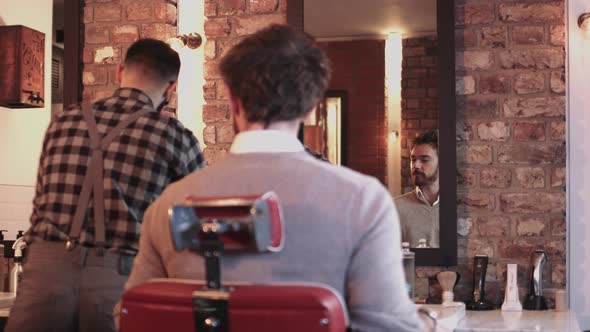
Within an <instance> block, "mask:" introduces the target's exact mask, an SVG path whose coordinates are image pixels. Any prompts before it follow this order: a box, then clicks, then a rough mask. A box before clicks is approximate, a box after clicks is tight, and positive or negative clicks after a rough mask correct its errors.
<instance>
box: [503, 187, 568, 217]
mask: <svg viewBox="0 0 590 332" xmlns="http://www.w3.org/2000/svg"><path fill="white" fill-rule="evenodd" d="M500 209H501V211H502V212H505V213H532V214H535V213H537V214H539V213H563V212H565V193H563V192H532V193H530V192H529V193H505V194H500Z"/></svg>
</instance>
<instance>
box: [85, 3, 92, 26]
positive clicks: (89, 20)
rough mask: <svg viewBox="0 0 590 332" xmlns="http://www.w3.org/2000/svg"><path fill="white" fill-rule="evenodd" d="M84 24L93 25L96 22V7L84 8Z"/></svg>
mask: <svg viewBox="0 0 590 332" xmlns="http://www.w3.org/2000/svg"><path fill="white" fill-rule="evenodd" d="M83 10H84V23H85V24H86V23H92V22H93V21H94V7H92V6H85V7H84V9H83Z"/></svg>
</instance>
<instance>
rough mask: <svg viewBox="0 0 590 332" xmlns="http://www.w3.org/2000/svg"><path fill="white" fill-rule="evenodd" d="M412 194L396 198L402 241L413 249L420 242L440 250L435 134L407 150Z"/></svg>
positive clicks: (419, 139)
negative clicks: (412, 184)
mask: <svg viewBox="0 0 590 332" xmlns="http://www.w3.org/2000/svg"><path fill="white" fill-rule="evenodd" d="M410 170H411V173H412V181H413V182H414V185H415V186H416V187H415V188H414V190H412V191H410V192H408V193H405V194H403V195H400V196H398V197H396V198H395V204H396V205H397V207H398V213H399V216H400V221H401V225H402V240H403V241H405V242H409V243H410V246H412V247H415V246H417V245H418V244H420V242H421V241H420V240H426V245H428V246H430V247H434V248H436V247H439V243H440V241H439V240H440V239H439V229H440V224H439V183H438V178H439V176H438V174H439V168H438V135H437V133H436V132H435V131H431V132H426V133H423V134H421V135H419V136H417V137H416V139H415V140H414V142H413V145H412V147H411V150H410Z"/></svg>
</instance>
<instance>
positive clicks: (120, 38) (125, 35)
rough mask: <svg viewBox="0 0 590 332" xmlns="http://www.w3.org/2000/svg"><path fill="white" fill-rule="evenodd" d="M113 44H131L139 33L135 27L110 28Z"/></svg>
mask: <svg viewBox="0 0 590 332" xmlns="http://www.w3.org/2000/svg"><path fill="white" fill-rule="evenodd" d="M111 33H112V35H113V43H133V42H134V41H136V40H137V39H139V31H138V29H137V26H135V25H129V24H128V25H117V26H114V27H113V28H112V32H111Z"/></svg>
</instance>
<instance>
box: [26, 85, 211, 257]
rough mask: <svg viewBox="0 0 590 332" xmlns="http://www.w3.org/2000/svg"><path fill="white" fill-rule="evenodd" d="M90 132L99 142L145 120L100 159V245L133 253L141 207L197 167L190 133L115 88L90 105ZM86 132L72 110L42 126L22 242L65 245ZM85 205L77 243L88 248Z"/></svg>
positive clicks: (82, 170)
mask: <svg viewBox="0 0 590 332" xmlns="http://www.w3.org/2000/svg"><path fill="white" fill-rule="evenodd" d="M92 107H93V112H94V114H95V118H96V123H97V126H98V131H99V133H100V134H102V135H105V134H106V133H107V132H109V131H110V130H112V129H113V128H114V127H115V126H116V125H117V124H118V123H119V121H121V120H122V119H124V118H126V117H127V116H128V115H130V114H133V113H135V112H137V111H139V110H141V109H142V108H148V109H151V110H152V111H150V112H149V113H148V114H147V115H144V116H142V117H140V118H139V119H138V120H137V121H136V122H134V123H132V124H131V125H129V126H128V127H127V128H126V129H124V130H123V131H122V132H121V134H120V135H119V136H118V137H117V138H115V139H114V140H113V142H112V143H111V144H110V145H109V146H108V148H107V150H106V151H105V152H104V188H105V191H104V196H105V197H104V200H105V202H104V203H105V204H104V205H105V229H106V246H107V247H109V248H113V249H116V250H118V251H122V252H135V251H136V250H137V248H138V240H139V229H140V223H141V220H142V218H143V213H144V211H145V210H146V209H147V207H148V205H149V204H150V203H152V202H153V201H154V200H155V199H156V197H157V196H158V195H159V194H160V193H161V192H162V191H163V190H164V188H166V186H167V185H169V184H170V183H172V182H174V181H176V180H179V179H180V178H182V177H184V176H185V175H187V174H189V173H191V172H192V171H194V170H196V169H198V168H201V167H203V165H204V160H203V155H202V154H201V150H200V148H199V144H198V142H197V139H196V138H195V137H194V135H193V134H192V132H191V131H190V130H188V129H186V128H184V127H183V125H182V124H181V123H180V122H179V121H178V120H176V119H175V118H173V117H170V116H167V115H164V114H161V113H158V112H156V111H155V110H153V105H152V101H151V99H150V98H149V97H148V96H147V95H146V94H144V93H143V92H141V91H139V90H136V89H129V88H122V89H118V90H117V91H116V92H115V93H114V94H113V96H112V97H109V98H106V99H103V100H100V101H98V102H96V103H94V104H93V106H92ZM89 144H90V141H89V138H88V127H87V125H86V122H85V121H84V119H83V116H82V111H81V110H80V108H72V109H69V110H66V111H64V112H62V113H61V114H59V115H58V116H57V117H56V118H55V119H54V120H53V121H52V122H51V123H50V125H49V128H48V129H47V132H46V134H45V139H44V142H43V150H42V153H41V159H40V161H39V171H38V176H37V187H36V193H35V199H34V200H33V213H32V215H31V224H32V226H31V228H30V229H29V231H28V232H27V235H26V236H27V237H26V240H27V241H31V240H34V238H42V239H45V240H49V241H66V240H67V235H68V233H69V230H70V225H71V222H72V219H73V216H74V212H75V210H76V204H77V202H78V197H79V194H80V192H81V191H82V182H83V181H84V176H85V174H86V169H87V165H88V162H89V159H90V158H89V157H90V152H91V150H90V147H89ZM93 216H94V214H93V210H92V199H91V202H90V204H89V208H88V210H87V211H86V219H85V222H84V227H83V229H82V233H81V234H80V243H82V244H83V245H85V246H93V244H94V237H93V236H94V217H93Z"/></svg>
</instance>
